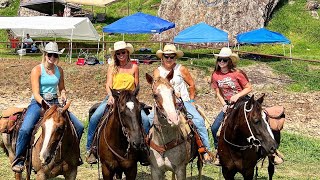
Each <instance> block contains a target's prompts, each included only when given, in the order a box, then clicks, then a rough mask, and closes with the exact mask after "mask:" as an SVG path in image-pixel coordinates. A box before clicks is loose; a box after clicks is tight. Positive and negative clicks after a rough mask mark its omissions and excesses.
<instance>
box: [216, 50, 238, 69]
mask: <svg viewBox="0 0 320 180" xmlns="http://www.w3.org/2000/svg"><path fill="white" fill-rule="evenodd" d="M214 56H215V57H216V58H218V57H224V58H225V57H228V58H230V59H231V60H232V63H233V64H234V65H236V64H237V62H238V61H239V60H240V58H239V56H238V54H236V53H232V50H231V49H230V48H228V47H223V48H222V49H221V50H220V52H219V54H214Z"/></svg>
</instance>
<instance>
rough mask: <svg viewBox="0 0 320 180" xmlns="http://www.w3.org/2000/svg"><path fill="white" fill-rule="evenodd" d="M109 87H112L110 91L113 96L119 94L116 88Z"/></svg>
mask: <svg viewBox="0 0 320 180" xmlns="http://www.w3.org/2000/svg"><path fill="white" fill-rule="evenodd" d="M109 89H110V91H111V94H112V96H117V97H118V96H119V95H118V92H117V91H116V90H114V89H111V88H110V87H109Z"/></svg>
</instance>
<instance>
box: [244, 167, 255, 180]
mask: <svg viewBox="0 0 320 180" xmlns="http://www.w3.org/2000/svg"><path fill="white" fill-rule="evenodd" d="M242 175H243V179H244V180H252V179H253V176H254V167H253V168H248V169H246V170H245V172H244V173H243V174H242Z"/></svg>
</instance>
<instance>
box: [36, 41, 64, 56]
mask: <svg viewBox="0 0 320 180" xmlns="http://www.w3.org/2000/svg"><path fill="white" fill-rule="evenodd" d="M40 50H41V51H42V52H46V53H55V54H62V53H63V51H64V50H65V48H63V49H61V50H60V51H59V50H58V44H57V43H56V42H49V43H48V44H47V45H46V46H45V47H44V48H43V46H42V47H41V48H40Z"/></svg>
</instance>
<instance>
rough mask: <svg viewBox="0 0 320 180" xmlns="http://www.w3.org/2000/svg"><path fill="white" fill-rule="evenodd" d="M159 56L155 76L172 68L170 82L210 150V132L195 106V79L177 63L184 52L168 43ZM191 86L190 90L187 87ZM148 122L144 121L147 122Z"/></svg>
mask: <svg viewBox="0 0 320 180" xmlns="http://www.w3.org/2000/svg"><path fill="white" fill-rule="evenodd" d="M156 55H157V57H158V58H160V59H161V66H159V67H158V68H156V69H155V70H154V71H153V76H154V78H155V79H156V78H158V77H163V78H165V77H166V76H167V75H168V74H169V73H170V71H171V70H173V71H174V74H173V78H172V79H171V81H170V83H171V84H172V86H173V88H174V90H175V93H176V94H179V96H180V97H181V98H182V100H183V104H184V106H185V108H186V110H187V111H188V113H190V114H191V115H192V117H193V118H192V121H193V123H194V125H195V126H196V129H197V131H198V133H199V135H200V138H201V140H202V142H203V145H204V146H205V148H206V150H207V151H206V152H209V151H210V144H209V137H208V132H207V129H206V127H205V122H204V119H203V118H202V116H201V115H200V114H199V112H198V110H197V109H196V107H195V104H194V103H195V96H196V87H195V83H194V80H193V78H192V76H191V74H190V72H189V70H188V69H187V68H186V67H185V66H182V65H181V64H178V63H177V59H179V58H181V57H182V56H183V52H182V51H180V50H177V49H176V46H175V45H173V44H167V45H165V46H164V48H163V51H162V50H158V51H157V52H156ZM187 86H189V90H188V88H187ZM153 117H154V113H151V114H150V115H149V118H150V121H149V123H150V124H148V126H149V127H150V125H151V124H152V123H153ZM147 123H148V122H144V124H147ZM203 161H204V163H211V162H212V157H211V155H210V153H204V154H203Z"/></svg>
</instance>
